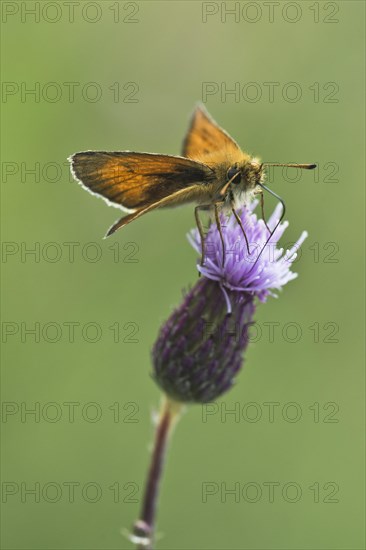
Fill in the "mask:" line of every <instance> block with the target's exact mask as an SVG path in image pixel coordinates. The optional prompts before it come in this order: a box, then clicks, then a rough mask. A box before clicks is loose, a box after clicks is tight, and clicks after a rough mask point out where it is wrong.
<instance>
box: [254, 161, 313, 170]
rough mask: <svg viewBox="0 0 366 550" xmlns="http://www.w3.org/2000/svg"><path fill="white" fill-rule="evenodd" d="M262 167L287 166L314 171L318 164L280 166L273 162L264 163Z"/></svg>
mask: <svg viewBox="0 0 366 550" xmlns="http://www.w3.org/2000/svg"><path fill="white" fill-rule="evenodd" d="M262 166H287V167H288V168H301V169H302V170H314V168H316V164H296V163H295V164H281V163H280V164H278V163H272V162H263V163H262Z"/></svg>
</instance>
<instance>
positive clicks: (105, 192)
mask: <svg viewBox="0 0 366 550" xmlns="http://www.w3.org/2000/svg"><path fill="white" fill-rule="evenodd" d="M71 163H72V169H73V173H74V175H75V177H76V178H77V179H78V180H79V181H80V182H81V183H82V184H83V185H84V186H85V187H86V188H87V189H89V190H90V191H91V192H92V193H96V194H97V195H100V196H102V197H103V198H104V199H106V200H108V201H110V202H111V203H113V204H115V205H119V206H121V207H122V208H124V209H126V210H129V211H132V212H134V211H136V210H139V209H142V208H146V207H148V206H151V205H153V204H155V203H159V202H160V201H162V200H163V199H167V201H164V202H171V203H174V202H175V200H179V202H182V201H183V200H184V198H186V197H184V195H185V193H184V190H185V189H186V190H187V193H188V192H189V193H192V186H194V185H197V188H198V192H199V186H201V185H205V184H207V183H210V181H212V179H213V177H214V175H213V171H212V170H211V169H210V168H209V167H208V166H205V165H204V164H201V163H199V162H195V161H193V160H189V159H186V158H182V157H175V156H170V155H158V154H152V153H134V152H130V151H117V152H103V151H87V152H82V153H76V154H75V155H73V156H72V157H71ZM175 195H176V197H175ZM169 197H171V199H170V201H169V199H168V198H169ZM193 199H194V197H193Z"/></svg>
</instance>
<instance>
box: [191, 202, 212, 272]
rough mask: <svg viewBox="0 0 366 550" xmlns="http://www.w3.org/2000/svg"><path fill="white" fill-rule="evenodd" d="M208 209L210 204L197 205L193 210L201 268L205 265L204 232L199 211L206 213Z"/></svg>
mask: <svg viewBox="0 0 366 550" xmlns="http://www.w3.org/2000/svg"><path fill="white" fill-rule="evenodd" d="M210 207H211V205H210V204H199V205H198V206H196V208H195V209H194V217H195V218H196V225H197V229H198V232H199V234H200V237H201V266H203V265H204V263H205V232H204V229H203V225H202V222H201V219H200V217H199V211H200V210H203V211H207V210H209V209H210Z"/></svg>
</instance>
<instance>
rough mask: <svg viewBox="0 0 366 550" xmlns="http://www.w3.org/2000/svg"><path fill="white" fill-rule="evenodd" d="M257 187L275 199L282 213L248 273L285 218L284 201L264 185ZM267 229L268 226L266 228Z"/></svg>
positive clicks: (260, 184)
mask: <svg viewBox="0 0 366 550" xmlns="http://www.w3.org/2000/svg"><path fill="white" fill-rule="evenodd" d="M257 185H259V186H260V187H262V189H264V190H265V191H268V193H270V194H271V195H273V197H275V198H276V199H277V200H278V201H279V202H280V203H281V205H282V212H281V216H280V219H279V220H278V222H277V223H276V225H275V227H274V229H273V231H270V235H269V237H268V239H267V240H266V242H265V244H264V246H263V248H262V250H261V251H260V253H259V254H258V257H257V259H256V260H255V262H254V264H253V266H252V268H251V270H250V271H249V273H250V272H251V271H252V270H253V269H254V266H255V264H256V263H257V262H258V260H259V258H260V257H261V255H262V254H263V251H264V249H265V248H266V246H267V244H268V243H269V241H270V240H271V239H272V237H273V235H274V233H275V231H276V229H277V227H278V226H279V225H280V223H281V222H282V220H283V218H284V216H285V213H286V205H285V202H284V200H283V199H282V198H281V197H280V196H279V195H277V193H275V192H274V191H272V189H270V188H269V187H267V186H266V185H264V184H263V183H258V184H257ZM267 227H268V226H267Z"/></svg>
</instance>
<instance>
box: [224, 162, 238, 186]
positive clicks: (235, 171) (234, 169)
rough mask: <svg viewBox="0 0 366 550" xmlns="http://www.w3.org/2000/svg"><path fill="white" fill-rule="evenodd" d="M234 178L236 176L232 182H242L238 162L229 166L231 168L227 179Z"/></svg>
mask: <svg viewBox="0 0 366 550" xmlns="http://www.w3.org/2000/svg"><path fill="white" fill-rule="evenodd" d="M234 176H235V177H234ZM232 178H234V179H233V181H232V183H240V182H241V173H240V170H239V169H238V167H237V166H236V164H234V166H231V168H229V170H228V171H227V180H228V181H230V180H231V179H232Z"/></svg>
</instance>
